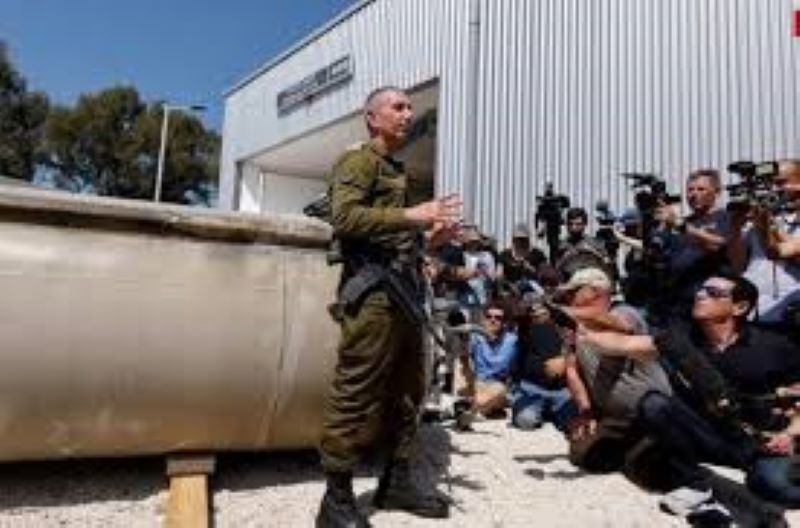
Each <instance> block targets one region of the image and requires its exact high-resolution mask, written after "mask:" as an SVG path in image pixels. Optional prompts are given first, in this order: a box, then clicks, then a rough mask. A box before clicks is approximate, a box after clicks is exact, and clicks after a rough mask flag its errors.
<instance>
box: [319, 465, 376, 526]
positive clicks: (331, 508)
mask: <svg viewBox="0 0 800 528" xmlns="http://www.w3.org/2000/svg"><path fill="white" fill-rule="evenodd" d="M326 477H327V481H328V485H327V489H326V490H325V495H324V496H323V497H322V504H320V507H319V513H317V520H316V524H315V526H316V528H370V524H369V521H367V518H366V517H364V515H363V514H362V513H361V512H360V511H358V506H357V505H356V497H355V495H354V494H353V474H352V473H326Z"/></svg>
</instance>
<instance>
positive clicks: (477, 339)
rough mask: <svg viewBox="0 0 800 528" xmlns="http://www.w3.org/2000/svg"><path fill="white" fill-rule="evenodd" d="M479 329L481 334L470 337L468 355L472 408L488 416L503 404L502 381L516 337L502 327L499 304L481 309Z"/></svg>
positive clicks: (508, 365)
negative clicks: (472, 385) (481, 317)
mask: <svg viewBox="0 0 800 528" xmlns="http://www.w3.org/2000/svg"><path fill="white" fill-rule="evenodd" d="M482 326H483V330H484V332H485V335H480V334H474V335H473V336H472V338H471V339H470V344H469V354H470V360H471V364H472V370H473V374H474V382H473V383H474V390H473V391H472V392H473V395H474V396H473V409H474V410H475V411H477V412H479V413H481V414H482V415H484V416H488V415H491V414H494V413H497V412H498V411H501V410H502V409H504V408H505V406H506V404H507V397H506V396H507V389H506V381H507V380H508V377H509V370H510V368H511V363H512V362H513V360H514V357H515V355H516V353H517V335H516V334H515V333H514V332H512V331H510V330H508V329H507V328H506V314H505V309H504V308H503V307H502V306H501V305H499V304H494V303H492V304H489V305H488V306H487V307H486V308H485V309H484V311H483V321H482ZM468 379H469V377H468Z"/></svg>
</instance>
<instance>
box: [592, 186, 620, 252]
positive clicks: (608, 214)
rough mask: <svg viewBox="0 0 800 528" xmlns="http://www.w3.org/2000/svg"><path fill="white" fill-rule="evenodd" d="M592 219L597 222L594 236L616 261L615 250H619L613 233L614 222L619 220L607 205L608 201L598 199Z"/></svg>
mask: <svg viewBox="0 0 800 528" xmlns="http://www.w3.org/2000/svg"><path fill="white" fill-rule="evenodd" d="M594 210H595V216H594V219H595V221H596V222H597V231H596V232H595V238H597V240H599V241H600V242H601V243H602V244H603V247H604V248H605V250H606V253H608V256H609V257H610V258H611V260H612V261H614V262H615V261H616V258H617V252H618V251H619V241H618V240H617V237H616V235H615V234H614V224H616V223H617V222H619V221H620V219H619V217H617V215H615V214H614V212H613V211H612V210H611V207H609V205H608V202H607V201H605V200H599V201H598V202H597V204H596V205H595V207H594Z"/></svg>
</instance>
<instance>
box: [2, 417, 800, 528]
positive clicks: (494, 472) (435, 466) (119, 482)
mask: <svg viewBox="0 0 800 528" xmlns="http://www.w3.org/2000/svg"><path fill="white" fill-rule="evenodd" d="M420 440H421V446H422V449H420V454H419V459H420V460H419V462H420V463H419V464H418V465H417V467H418V468H420V470H419V472H420V478H423V479H427V480H428V481H429V482H436V483H437V484H438V486H439V489H440V490H442V491H443V492H445V493H447V494H449V495H450V496H451V497H452V499H453V501H454V507H453V510H452V515H451V518H450V519H449V520H446V521H422V520H419V519H416V518H414V517H411V516H408V515H405V514H402V513H384V512H372V516H371V522H372V523H373V525H374V526H376V527H405V526H414V527H416V526H420V527H424V526H431V527H440V528H445V527H494V526H497V527H501V526H502V527H517V526H518V527H530V526H543V527H576V528H577V527H581V528H584V527H593V528H594V527H597V528H600V527H613V528H624V527H638V526H641V527H647V528H654V527H661V526H665V527H669V526H685V523H684V522H683V521H682V520H680V519H676V518H674V517H670V516H669V515H666V514H664V513H661V512H660V511H659V509H658V498H659V497H658V495H652V494H648V493H646V492H644V491H642V490H640V489H638V488H636V487H635V486H634V485H632V484H631V483H629V482H628V481H626V480H625V479H624V478H623V477H621V476H619V475H607V476H594V475H587V474H584V473H582V472H581V471H579V470H577V469H576V468H574V467H573V466H572V465H571V464H570V463H569V462H568V461H567V460H566V458H565V453H566V444H565V442H564V441H563V439H562V438H560V436H559V434H558V433H557V432H556V431H555V430H553V429H551V428H549V427H546V428H544V429H542V430H540V431H536V432H532V433H526V432H521V431H517V430H514V429H511V428H509V427H507V425H506V424H505V423H504V422H503V421H490V422H482V423H478V424H476V425H475V431H474V432H472V433H452V432H451V431H449V430H448V429H443V428H441V427H438V426H424V427H423V429H422V432H421V435H420ZM2 468H3V470H2V472H0V527H6V526H13V527H17V526H22V527H27V526H30V527H36V528H39V527H51V526H76V527H104V528H105V527H116V526H119V527H126V528H131V527H146V526H160V525H161V523H162V522H163V518H164V508H165V505H166V500H167V494H166V491H165V489H166V479H165V477H164V474H163V469H164V463H163V460H161V459H136V460H114V461H71V462H49V463H35V464H13V465H5V466H2ZM374 473H377V470H373V469H371V468H369V467H365V468H364V469H362V470H361V471H359V473H358V475H357V478H356V482H355V487H356V493H357V494H358V495H359V502H360V503H361V504H362V505H363V506H364V507H365V508H368V505H369V502H370V499H371V495H372V492H373V490H374V488H375V485H376V475H375V474H374ZM726 475H731V476H734V477H736V472H726ZM212 485H213V490H214V496H213V506H214V520H215V525H216V526H217V527H249V526H252V527H261V526H264V527H268V526H276V527H291V526H298V527H308V526H313V520H314V515H315V514H316V509H317V506H318V503H319V500H320V497H321V495H322V492H323V489H324V482H323V480H322V476H321V474H320V472H319V469H318V465H317V457H316V454H314V453H313V452H303V453H284V454H253V455H249V454H248V455H227V456H223V457H221V458H220V459H219V460H218V470H217V473H216V475H215V476H214V479H213V484H212ZM786 518H787V520H788V521H789V523H790V525H793V526H800V511H798V512H791V513H789V514H787V516H786Z"/></svg>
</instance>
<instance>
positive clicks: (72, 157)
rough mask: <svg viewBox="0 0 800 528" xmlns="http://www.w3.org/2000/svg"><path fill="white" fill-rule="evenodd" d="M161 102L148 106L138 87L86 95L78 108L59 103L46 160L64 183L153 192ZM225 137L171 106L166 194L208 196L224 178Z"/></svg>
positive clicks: (173, 198) (166, 197)
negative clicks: (221, 175) (220, 162)
mask: <svg viewBox="0 0 800 528" xmlns="http://www.w3.org/2000/svg"><path fill="white" fill-rule="evenodd" d="M162 119H163V110H162V106H161V105H160V104H158V105H146V104H145V103H143V102H142V101H141V99H140V97H139V94H138V92H137V91H136V89H135V88H133V87H122V86H120V87H114V88H109V89H106V90H103V91H101V92H98V93H94V94H85V95H83V96H81V97H80V98H79V100H78V102H77V104H76V105H75V106H74V108H67V107H57V108H54V109H53V110H52V111H51V113H50V115H49V117H48V120H47V124H46V128H45V138H44V142H43V144H42V148H41V161H42V163H43V164H44V165H45V166H46V167H48V168H49V169H50V171H51V175H52V179H53V181H55V182H56V184H57V185H58V186H60V187H65V188H69V189H72V190H83V189H90V190H93V191H94V192H96V193H97V194H101V195H106V196H118V197H125V198H141V199H152V197H153V193H154V185H155V175H156V170H157V165H158V150H159V144H160V137H161V136H160V134H161V122H162ZM219 143H220V141H219V137H218V135H217V134H216V133H214V132H212V131H208V130H206V129H205V128H204V127H203V124H202V123H201V122H200V121H199V120H198V119H197V118H196V117H194V116H193V115H190V114H187V113H184V112H180V111H175V110H173V111H171V112H170V115H169V131H168V148H167V156H166V160H165V166H164V181H163V187H162V193H161V196H162V200H163V201H168V202H177V203H189V202H196V201H198V200H199V201H203V198H204V197H207V198H209V200H206V202H207V203H206V205H208V202H209V201H210V197H211V196H213V192H212V191H213V189H214V187H215V185H216V177H217V170H218V165H217V164H218V161H217V160H218V155H219Z"/></svg>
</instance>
